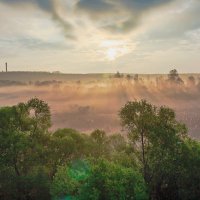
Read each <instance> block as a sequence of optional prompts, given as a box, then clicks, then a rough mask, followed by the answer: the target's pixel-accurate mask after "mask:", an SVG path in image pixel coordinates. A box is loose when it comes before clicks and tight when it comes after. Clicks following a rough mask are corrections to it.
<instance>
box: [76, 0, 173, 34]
mask: <svg viewBox="0 0 200 200" xmlns="http://www.w3.org/2000/svg"><path fill="white" fill-rule="evenodd" d="M172 1H174V0H140V1H138V0H80V1H79V2H78V3H77V5H76V9H77V10H78V11H79V12H84V14H86V15H89V16H90V18H91V19H92V20H94V21H95V22H96V23H97V24H99V28H103V29H105V30H108V31H111V32H116V33H125V32H130V31H132V30H133V29H134V28H135V27H137V26H138V24H139V23H140V20H141V18H142V17H143V15H144V14H145V12H147V11H148V10H151V9H155V8H157V7H158V6H161V5H165V4H167V3H170V2H172Z"/></svg>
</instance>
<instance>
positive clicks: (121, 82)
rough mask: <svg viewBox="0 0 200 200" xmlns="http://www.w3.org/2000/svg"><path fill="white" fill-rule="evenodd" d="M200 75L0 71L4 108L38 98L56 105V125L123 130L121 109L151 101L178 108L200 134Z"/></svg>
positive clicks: (191, 128)
mask: <svg viewBox="0 0 200 200" xmlns="http://www.w3.org/2000/svg"><path fill="white" fill-rule="evenodd" d="M199 78H200V75H198V74H193V75H180V79H181V80H182V81H183V82H182V81H181V82H179V83H177V82H172V81H169V80H168V77H167V75H138V76H137V75H124V76H123V77H122V76H120V77H116V75H111V74H107V75H105V74H93V75H91V74H90V75H64V74H50V73H17V72H16V73H0V106H8V105H14V104H16V103H19V102H24V101H27V100H28V99H30V98H32V97H38V98H39V99H43V100H44V101H46V102H47V103H48V104H49V105H50V108H51V113H52V122H53V129H56V128H64V127H69V128H74V129H77V130H80V131H83V132H90V131H92V130H94V129H97V128H98V129H103V130H105V131H106V132H108V133H115V132H119V131H121V126H120V122H119V117H118V112H119V110H120V108H121V107H122V106H123V105H124V104H125V103H126V102H127V101H131V100H140V99H146V100H148V101H149V102H151V103H153V104H155V105H165V106H169V107H171V108H173V109H175V111H176V114H177V117H178V119H179V120H181V121H182V122H184V123H186V125H187V126H188V128H189V134H190V135H191V136H192V137H195V138H199V137H200V135H199V133H200V124H199V121H200V104H199V102H200V79H199Z"/></svg>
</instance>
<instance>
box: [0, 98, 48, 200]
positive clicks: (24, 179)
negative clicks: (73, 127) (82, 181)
mask: <svg viewBox="0 0 200 200" xmlns="http://www.w3.org/2000/svg"><path fill="white" fill-rule="evenodd" d="M49 127H50V111H49V107H48V105H47V104H46V103H45V102H43V101H41V100H39V99H36V98H35V99H31V100H30V101H29V102H27V103H19V104H18V105H16V106H12V107H3V108H1V109H0V141H1V143H0V152H1V159H0V169H1V173H0V176H1V177H2V178H1V188H4V189H3V190H2V191H0V195H1V194H2V196H3V198H4V199H28V198H32V197H33V196H35V195H36V196H37V195H38V194H39V188H36V185H37V186H39V185H40V184H39V182H40V181H41V179H40V178H41V176H40V175H38V174H39V173H40V172H41V171H44V173H43V175H45V177H47V176H46V175H47V173H46V172H45V169H44V168H45V167H44V164H45V161H46V159H45V146H46V144H47V142H48V138H49V136H48V135H47V134H46V133H48V128H49ZM39 169H40V170H39ZM4 174H7V175H9V176H8V177H11V179H12V180H13V181H10V180H9V179H8V178H7V179H6V178H5V176H4ZM30 180H34V181H33V182H31V181H30ZM43 180H45V181H47V182H48V178H47V179H46V178H44V179H43ZM43 186H45V184H43ZM43 186H42V185H41V187H43ZM0 190H1V189H0ZM47 190H48V189H47ZM47 190H46V191H47ZM7 191H10V192H7ZM33 191H36V193H35V192H33ZM33 193H34V194H33ZM47 193H48V192H47ZM43 194H44V193H43ZM47 196H48V194H47ZM38 198H39V197H38Z"/></svg>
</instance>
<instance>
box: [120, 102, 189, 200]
mask: <svg viewBox="0 0 200 200" xmlns="http://www.w3.org/2000/svg"><path fill="white" fill-rule="evenodd" d="M120 117H121V121H122V125H123V127H124V128H125V129H126V130H127V131H128V136H129V139H130V141H131V143H132V145H133V148H134V150H135V154H136V157H137V159H138V161H139V163H140V164H141V168H142V171H143V176H144V179H145V182H146V184H147V185H148V188H149V192H150V195H151V199H170V197H169V195H171V197H172V199H173V198H176V197H177V194H178V193H177V192H178V190H177V189H176V187H178V186H177V182H176V181H177V179H176V178H177V177H178V172H179V169H178V162H177V156H179V153H180V152H181V144H182V143H183V142H184V140H185V138H186V137H187V136H186V132H187V130H186V127H185V125H184V124H181V123H179V122H178V121H177V120H176V118H175V113H174V111H173V110H171V109H169V108H166V107H160V108H157V107H155V106H153V105H151V104H149V103H147V102H146V101H144V100H142V101H134V102H129V103H127V104H126V105H125V106H124V107H123V108H122V109H121V111H120Z"/></svg>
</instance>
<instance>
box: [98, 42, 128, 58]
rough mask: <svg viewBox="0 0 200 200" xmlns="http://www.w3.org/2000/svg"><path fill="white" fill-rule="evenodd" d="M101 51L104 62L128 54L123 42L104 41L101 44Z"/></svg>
mask: <svg viewBox="0 0 200 200" xmlns="http://www.w3.org/2000/svg"><path fill="white" fill-rule="evenodd" d="M100 46H101V48H102V51H103V53H104V55H105V58H106V60H109V61H114V60H116V59H117V58H118V57H121V56H123V55H125V54H127V53H129V52H130V49H129V48H128V46H127V44H126V42H125V41H122V40H105V41H103V42H102V43H101V45H100Z"/></svg>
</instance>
